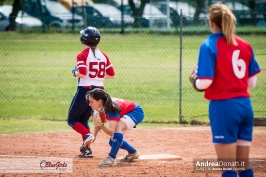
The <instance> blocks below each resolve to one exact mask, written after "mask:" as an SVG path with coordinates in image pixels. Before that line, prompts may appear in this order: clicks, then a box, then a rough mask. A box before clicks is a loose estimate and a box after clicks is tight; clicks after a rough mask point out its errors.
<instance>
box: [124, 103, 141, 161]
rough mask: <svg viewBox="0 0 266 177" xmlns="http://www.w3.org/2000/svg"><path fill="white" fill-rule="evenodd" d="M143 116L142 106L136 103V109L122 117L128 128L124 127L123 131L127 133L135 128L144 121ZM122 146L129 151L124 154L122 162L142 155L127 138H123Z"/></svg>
mask: <svg viewBox="0 0 266 177" xmlns="http://www.w3.org/2000/svg"><path fill="white" fill-rule="evenodd" d="M143 118H144V112H143V110H142V108H141V107H140V106H138V105H136V106H135V109H134V110H133V111H132V112H130V113H128V114H127V115H124V116H123V117H122V118H121V122H124V123H125V124H126V128H124V129H123V132H124V133H125V132H127V131H129V130H131V129H132V128H135V127H136V125H138V124H139V123H140V122H142V120H143ZM120 148H121V149H124V150H126V151H127V152H128V154H127V155H126V156H124V157H123V158H122V159H121V160H120V162H130V161H132V160H133V159H137V158H138V157H139V156H140V153H139V151H137V149H135V148H134V147H133V146H132V145H131V144H129V143H128V142H127V141H125V140H123V142H122V144H121V146H120Z"/></svg>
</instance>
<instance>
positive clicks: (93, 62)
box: [77, 48, 114, 86]
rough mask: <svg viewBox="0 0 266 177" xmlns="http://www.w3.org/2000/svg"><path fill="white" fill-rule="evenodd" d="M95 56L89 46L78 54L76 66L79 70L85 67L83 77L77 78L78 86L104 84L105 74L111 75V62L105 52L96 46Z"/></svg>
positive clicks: (112, 72)
mask: <svg viewBox="0 0 266 177" xmlns="http://www.w3.org/2000/svg"><path fill="white" fill-rule="evenodd" d="M95 56H96V57H95ZM95 56H94V54H93V51H92V49H90V48H87V49H85V50H83V51H82V52H80V53H79V54H78V56H77V67H78V69H79V71H81V70H82V69H83V71H85V70H84V69H86V74H84V75H85V77H84V78H79V80H78V86H92V85H93V86H104V84H103V81H104V78H105V75H106V74H108V75H110V76H112V75H113V74H114V71H113V67H112V64H111V62H110V61H109V58H108V56H107V55H106V54H105V53H103V52H102V51H100V50H99V49H97V48H96V49H95ZM108 69H109V70H108ZM81 74H83V73H81Z"/></svg>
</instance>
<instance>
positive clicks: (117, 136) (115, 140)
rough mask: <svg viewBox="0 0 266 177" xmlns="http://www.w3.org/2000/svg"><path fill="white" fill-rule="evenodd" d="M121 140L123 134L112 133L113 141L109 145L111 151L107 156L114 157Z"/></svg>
mask: <svg viewBox="0 0 266 177" xmlns="http://www.w3.org/2000/svg"><path fill="white" fill-rule="evenodd" d="M122 142H123V134H122V133H114V136H113V143H112V147H111V151H110V153H109V156H110V157H112V158H114V159H115V158H116V155H117V153H118V151H119V148H120V146H121V144H122Z"/></svg>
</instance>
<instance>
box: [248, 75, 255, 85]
mask: <svg viewBox="0 0 266 177" xmlns="http://www.w3.org/2000/svg"><path fill="white" fill-rule="evenodd" d="M256 85H257V75H255V76H252V77H250V78H248V88H255V87H256Z"/></svg>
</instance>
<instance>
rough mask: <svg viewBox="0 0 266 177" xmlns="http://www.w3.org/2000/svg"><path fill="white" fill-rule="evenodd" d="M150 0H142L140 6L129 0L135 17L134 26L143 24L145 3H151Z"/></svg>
mask: <svg viewBox="0 0 266 177" xmlns="http://www.w3.org/2000/svg"><path fill="white" fill-rule="evenodd" d="M149 2H150V0H140V4H138V5H139V6H136V4H135V2H134V1H133V0H128V4H129V6H130V8H131V10H132V16H133V17H134V26H135V27H138V26H140V24H141V17H142V15H143V12H144V8H145V5H146V4H147V3H149Z"/></svg>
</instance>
